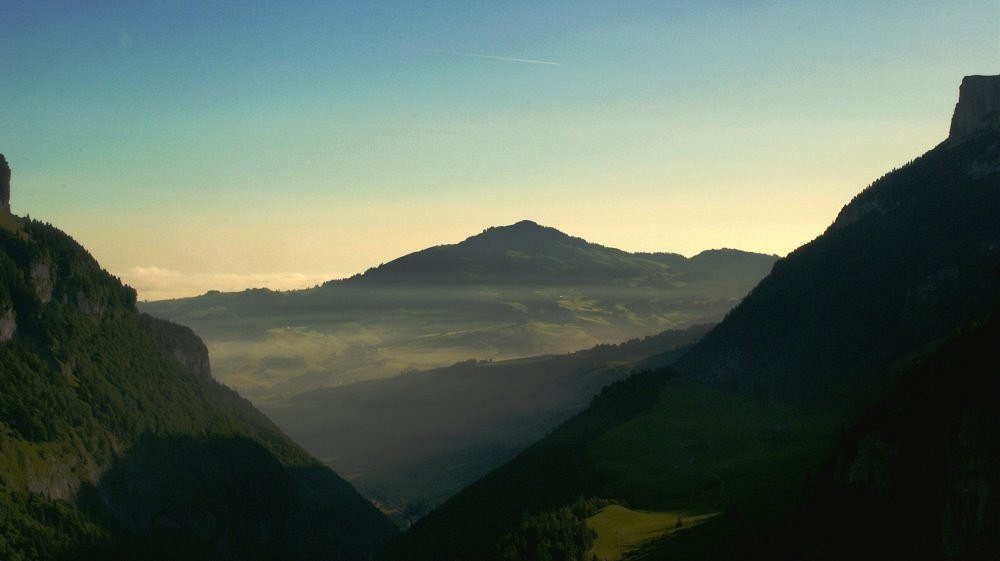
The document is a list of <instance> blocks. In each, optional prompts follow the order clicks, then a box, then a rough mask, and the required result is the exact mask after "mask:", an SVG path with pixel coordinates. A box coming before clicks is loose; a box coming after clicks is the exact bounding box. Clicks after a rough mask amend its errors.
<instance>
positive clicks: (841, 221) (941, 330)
mask: <svg viewBox="0 0 1000 561" xmlns="http://www.w3.org/2000/svg"><path fill="white" fill-rule="evenodd" d="M998 184H1000V128H996V127H992V128H986V129H980V130H979V131H978V132H976V133H975V134H971V135H968V136H966V137H964V138H962V139H960V140H954V139H953V140H951V141H948V142H945V143H942V144H941V145H939V146H937V147H936V148H934V149H933V150H931V151H930V152H928V153H926V154H924V155H923V156H921V157H920V158H917V159H916V160H914V161H913V162H911V163H910V164H908V165H906V166H904V167H903V168H901V169H899V170H896V171H893V172H892V173H889V174H887V175H886V176H884V177H882V178H881V179H879V180H878V181H876V182H875V183H873V184H872V185H871V186H870V187H869V188H867V189H865V190H864V191H863V192H862V193H860V194H859V195H858V196H856V197H855V198H854V200H853V201H851V203H850V204H848V205H847V206H845V207H844V209H843V210H842V211H841V213H840V215H839V216H838V217H837V219H836V221H835V222H834V223H833V225H831V226H830V227H829V228H828V229H827V231H826V232H825V233H824V234H823V235H822V236H820V237H819V238H817V239H816V240H814V241H812V242H811V243H809V244H806V245H804V246H802V247H801V248H799V249H797V250H795V251H794V252H792V253H791V254H790V255H789V256H788V257H787V258H786V259H783V260H781V261H780V262H778V263H777V264H776V265H775V267H774V270H773V271H772V273H771V274H770V275H768V276H767V278H765V279H764V280H763V281H761V283H760V284H759V285H758V286H757V287H756V288H754V290H753V291H751V293H750V294H749V295H748V296H747V297H746V298H745V299H744V300H743V301H742V302H741V303H740V304H739V305H738V306H737V307H736V308H735V309H733V310H732V312H730V313H729V314H728V315H727V317H726V319H725V321H724V322H722V323H721V324H720V325H719V326H718V327H717V328H716V329H714V330H713V331H712V332H710V333H709V334H708V335H707V336H706V337H705V338H704V339H703V340H702V342H701V343H700V344H699V345H698V346H697V347H695V348H694V349H693V350H692V351H691V352H690V353H688V354H687V355H686V356H685V357H683V358H682V359H681V360H680V361H679V362H678V363H677V368H678V369H679V370H680V371H681V372H684V373H685V374H687V375H689V376H692V377H694V378H696V379H698V380H701V381H704V382H706V383H710V384H712V385H714V386H716V387H719V388H727V389H733V390H737V391H741V392H747V393H750V394H753V395H757V396H762V397H768V398H774V399H782V400H793V401H796V402H802V403H806V402H808V403H817V404H818V403H826V404H831V403H836V404H843V403H848V402H852V401H853V400H855V399H857V398H858V397H862V396H863V395H871V394H872V392H873V391H877V390H878V389H879V388H880V384H881V382H880V381H878V380H877V379H874V378H873V376H874V375H875V374H876V373H877V372H878V371H879V370H880V369H881V368H883V367H884V366H885V365H886V364H888V363H889V362H892V361H894V360H897V359H899V358H902V357H904V356H905V355H906V354H908V353H913V352H916V351H919V350H920V349H921V348H922V346H923V345H926V344H928V343H929V342H931V341H935V340H937V339H940V338H941V337H944V336H947V335H949V334H951V333H952V332H954V331H955V330H956V329H958V328H960V327H961V326H963V325H968V324H969V323H970V322H972V321H975V320H977V319H978V318H980V317H981V316H982V314H983V311H984V310H987V309H990V307H991V306H992V304H993V303H994V302H996V301H997V300H998V299H1000V281H998V278H1000V220H998V219H997V217H998V216H1000V195H998V191H997V185H998Z"/></svg>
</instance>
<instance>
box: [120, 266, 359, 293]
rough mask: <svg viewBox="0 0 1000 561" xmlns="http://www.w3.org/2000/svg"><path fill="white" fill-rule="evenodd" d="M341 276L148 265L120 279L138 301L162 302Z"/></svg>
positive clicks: (284, 286)
mask: <svg viewBox="0 0 1000 561" xmlns="http://www.w3.org/2000/svg"><path fill="white" fill-rule="evenodd" d="M344 276H345V275H343V274H340V273H298V272H273V273H185V272H182V271H176V270H174V269H166V268H163V267H157V266H155V265H151V266H136V267H132V268H131V269H129V270H128V271H127V272H126V273H125V274H124V275H122V280H123V281H125V282H126V283H128V284H129V285H130V286H132V287H133V288H135V289H136V291H137V292H138V293H139V299H140V300H163V299H167V298H181V297H185V296H197V295H199V294H204V293H206V292H208V291H209V290H221V291H223V292H236V291H240V290H244V289H247V288H270V289H271V290H294V289H299V288H310V287H313V286H316V285H317V284H322V283H323V282H326V281H328V280H330V279H339V278H343V277H344Z"/></svg>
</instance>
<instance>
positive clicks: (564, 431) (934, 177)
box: [382, 76, 1000, 560]
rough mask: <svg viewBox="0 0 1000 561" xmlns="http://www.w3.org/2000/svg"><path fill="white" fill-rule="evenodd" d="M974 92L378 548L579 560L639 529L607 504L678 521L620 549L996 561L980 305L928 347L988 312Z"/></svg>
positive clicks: (982, 144)
mask: <svg viewBox="0 0 1000 561" xmlns="http://www.w3.org/2000/svg"><path fill="white" fill-rule="evenodd" d="M985 81H986V82H987V83H988V84H991V85H988V86H986V87H987V89H991V88H993V87H1000V86H994V85H997V84H1000V76H992V77H987V79H986V80H985ZM972 82H979V80H978V79H977V80H972ZM965 83H966V82H963V88H962V90H961V92H962V95H963V96H964V95H965V92H966V91H980V89H979V88H980V86H978V85H977V86H976V87H974V88H973V87H969V88H967V87H966V86H965V85H964V84H965ZM986 99H987V100H989V99H991V98H989V97H987V98H986ZM972 105H973V106H975V107H976V108H977V109H976V110H974V111H972V113H973V114H978V116H979V118H978V119H977V120H976V124H974V125H972V126H962V127H959V128H958V129H957V131H958V132H954V131H955V130H956V129H955V128H954V127H953V134H952V136H950V137H949V138H948V139H947V140H946V141H945V142H943V143H941V144H940V145H938V146H937V147H935V148H934V149H932V150H930V151H929V152H927V153H926V154H924V155H923V156H921V157H920V158H918V159H917V160H915V161H913V162H911V163H909V164H907V165H906V166H904V167H903V168H901V169H898V170H894V171H893V172H891V173H889V174H887V175H886V176H884V177H883V178H881V179H879V180H878V181H876V182H875V183H873V184H872V185H871V186H870V187H868V188H867V189H865V190H864V191H863V192H862V193H860V194H859V195H858V196H857V197H855V199H854V200H853V201H851V202H850V203H849V204H848V205H847V206H845V207H844V209H843V211H842V212H841V213H840V215H839V216H838V217H837V219H836V221H835V222H834V223H833V224H832V225H831V226H830V228H829V229H828V230H827V231H826V232H825V233H824V234H823V235H821V236H820V237H818V238H817V239H815V240H813V241H812V242H810V243H808V244H806V245H804V246H803V247H801V248H799V249H798V250H796V251H795V252H793V253H791V254H790V255H789V256H788V257H787V258H785V259H783V260H781V261H779V262H778V263H776V264H775V266H774V268H773V270H772V271H771V273H770V274H769V275H768V276H767V277H766V278H764V279H763V280H762V281H761V283H760V284H759V285H758V286H757V287H756V288H755V289H754V290H753V291H751V293H750V294H749V295H748V296H747V297H746V298H745V299H744V300H743V301H742V302H741V303H740V304H739V305H738V306H737V307H736V308H734V309H733V310H732V311H731V312H730V313H729V314H728V315H727V316H726V318H725V319H724V320H723V321H722V322H721V323H720V324H719V325H717V326H716V327H715V328H714V329H713V330H712V331H710V332H709V333H708V334H707V335H706V336H705V337H704V338H703V339H702V340H701V341H700V342H699V343H698V344H696V345H695V346H694V347H693V348H692V349H691V350H690V351H689V352H688V353H686V354H685V355H684V356H683V357H681V359H680V360H679V361H678V362H677V363H676V370H673V369H666V370H660V371H654V372H650V373H645V374H641V375H635V376H632V377H631V378H628V379H626V380H624V381H621V382H618V383H616V384H613V385H611V386H609V387H608V388H606V389H605V390H604V391H603V392H602V394H601V395H599V396H598V397H597V398H595V399H594V401H593V402H592V403H591V404H590V406H589V407H588V408H587V409H585V410H584V411H583V412H581V413H580V414H579V415H577V416H576V417H574V418H572V419H570V420H569V421H567V422H566V423H564V424H563V425H561V426H560V427H559V428H557V429H556V430H554V431H553V432H552V433H551V434H550V435H548V436H547V437H545V438H543V439H542V440H540V441H539V442H538V443H536V444H535V445H533V446H532V447H530V448H528V449H527V450H526V451H525V452H523V453H522V454H521V455H519V456H518V457H517V458H515V459H514V460H513V461H511V462H510V463H508V464H506V465H504V466H502V467H501V468H499V469H497V470H496V471H494V472H492V473H490V474H488V475H486V476H485V477H483V478H482V479H481V480H479V481H478V482H476V483H474V484H473V485H471V486H469V487H468V488H466V489H465V490H463V491H462V492H461V493H459V494H457V495H456V496H454V497H452V498H451V499H450V500H448V501H447V502H445V503H444V504H443V505H442V506H441V507H440V508H438V509H436V510H435V511H433V512H431V513H430V514H429V515H428V516H426V517H425V518H423V519H422V520H420V521H418V522H417V524H415V525H414V527H413V528H412V529H410V530H409V531H408V532H406V533H405V534H404V535H403V536H402V537H401V539H400V540H399V541H398V542H396V543H394V544H392V545H390V546H389V547H388V548H387V549H386V550H385V551H384V552H383V554H382V558H383V559H407V560H417V559H436V560H451V559H515V558H519V557H520V558H530V557H532V556H538V557H539V558H541V557H544V556H548V557H550V558H565V559H581V558H588V559H589V558H590V556H591V554H592V552H593V551H596V549H591V548H597V546H598V545H600V546H601V548H602V551H603V550H604V549H603V548H605V547H607V546H608V544H609V543H614V538H615V536H620V535H623V534H627V533H629V532H634V531H635V529H634V528H630V527H627V526H626V527H622V526H619V527H614V526H611V527H609V526H608V525H606V524H605V523H604V522H603V521H605V520H606V519H607V516H604V515H603V514H602V513H603V512H604V511H602V510H598V508H599V507H598V506H590V505H603V504H607V502H608V501H612V502H618V503H621V505H620V506H618V507H616V508H618V509H621V508H625V507H630V508H635V509H639V510H638V511H636V512H635V513H634V514H635V515H636V516H646V517H647V519H649V518H650V517H653V518H655V517H657V516H658V517H660V519H669V520H672V521H676V524H672V525H671V526H670V527H669V528H666V527H662V526H661V527H659V528H658V529H656V531H654V532H652V533H649V532H647V534H646V535H647V536H650V535H656V534H657V533H659V534H662V535H664V538H662V539H660V540H654V541H652V542H646V544H645V545H643V546H642V547H640V548H639V549H638V550H633V551H632V553H631V555H632V557H631V558H634V559H738V558H757V557H760V558H775V557H777V558H789V559H801V558H824V559H826V558H829V559H847V558H858V557H867V556H868V555H869V553H872V552H880V553H883V554H886V553H891V555H888V556H890V557H899V556H900V555H899V554H901V555H902V557H906V556H907V555H906V554H907V553H913V554H914V555H915V556H916V557H920V558H945V559H986V558H995V555H991V554H990V553H991V552H995V550H996V540H995V536H996V535H998V528H997V526H996V521H997V519H998V518H997V514H996V509H995V506H993V505H995V504H997V499H996V491H995V490H996V489H998V488H1000V481H998V475H997V474H998V471H997V470H996V469H994V468H995V458H996V457H997V454H996V440H995V436H996V434H998V431H1000V419H998V417H997V408H996V401H995V395H996V394H995V391H994V390H995V387H994V386H995V383H996V380H995V378H996V376H995V375H994V374H995V370H996V369H995V368H994V367H993V366H991V365H992V364H993V363H995V360H994V359H995V357H994V356H993V354H995V352H994V351H993V350H991V349H993V347H994V346H995V345H994V342H995V337H991V335H994V334H995V332H996V328H995V320H992V321H993V323H989V322H988V323H986V325H987V326H988V327H987V328H986V329H985V331H980V332H976V333H977V334H973V335H970V336H969V337H970V339H965V338H964V337H962V336H959V338H958V340H957V342H955V343H954V344H953V346H947V345H946V346H945V347H943V349H944V350H941V351H938V352H937V353H935V349H938V348H939V347H940V345H941V342H942V341H944V340H948V339H950V338H954V337H955V336H956V335H959V334H961V333H963V332H966V331H968V330H970V329H974V327H973V326H975V325H977V324H980V323H982V322H984V321H985V320H984V318H986V317H988V316H989V315H990V314H991V313H994V312H995V311H996V310H997V309H998V307H1000V221H998V220H997V219H996V217H997V216H1000V193H998V191H997V188H998V186H1000V118H998V110H1000V107H997V106H996V105H991V102H987V103H979V102H978V101H974V102H972ZM967 106H968V104H967V103H966V100H965V99H964V97H963V98H960V100H959V104H958V106H957V108H956V114H959V113H961V114H963V115H965V109H964V108H965V107H967ZM964 118H966V117H963V119H964ZM991 353H992V354H991ZM977 357H978V358H980V359H981V360H982V361H983V362H982V363H976V362H973V360H974V359H975V358H977ZM917 360H921V362H919V363H918V364H917V365H916V366H913V364H914V361H917ZM921 364H922V365H925V366H921ZM977 364H979V365H977ZM913 462H915V463H913ZM581 499H583V501H582V502H581ZM867 508H873V511H872V512H859V511H864V510H865V509H867ZM826 509H831V510H830V512H825V511H826ZM643 511H647V512H646V513H645V514H643ZM831 513H833V515H832V516H830V514H831ZM880 514H881V515H885V516H894V515H899V516H901V518H899V520H898V522H899V524H897V520H888V521H883V520H881V519H880V518H879V515H880ZM809 517H812V518H809ZM684 520H689V521H694V522H690V523H688V524H685V523H684ZM907 522H914V523H915V525H914V526H909V525H908V524H907ZM855 523H857V524H858V525H859V526H860V529H859V530H857V531H856V530H855V528H854V527H853V525H854V524H855ZM824 524H827V525H828V526H826V527H824ZM881 525H884V526H885V529H886V531H885V532H881V531H880V528H881ZM574 528H575V529H574ZM588 528H589V529H593V528H599V529H601V531H597V535H596V538H595V537H594V536H593V535H592V534H590V533H589V530H587V529H588ZM799 531H801V534H798V533H796V532H799ZM923 531H926V532H928V534H926V535H919V536H912V534H913V533H914V532H923ZM845 534H846V536H847V537H846V538H845V536H844V535H845ZM803 536H805V537H803ZM808 536H814V537H815V539H814V540H811V538H809V537H808ZM800 538H801V539H800ZM595 540H596V541H595ZM810 540H811V541H810ZM871 540H874V541H871ZM897 540H910V541H909V542H907V543H905V544H902V545H899V546H898V547H897V543H896V541H897ZM786 542H787V547H785V546H786ZM838 544H839V545H838ZM928 544H930V545H929V546H928ZM922 545H923V546H927V547H921V546H922ZM931 546H932V547H931ZM982 547H987V548H990V549H986V550H983V549H977V548H982ZM782 556H784V557H782Z"/></svg>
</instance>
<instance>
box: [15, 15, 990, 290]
mask: <svg viewBox="0 0 1000 561" xmlns="http://www.w3.org/2000/svg"><path fill="white" fill-rule="evenodd" d="M3 9H4V18H3V19H2V20H0V33H2V37H3V39H2V44H3V45H4V47H5V54H6V56H5V57H4V59H3V62H2V63H0V64H2V65H3V72H4V75H5V77H6V79H5V80H4V81H3V82H2V83H0V95H2V96H3V99H4V106H5V107H4V109H5V112H4V117H3V121H2V122H0V152H2V153H4V154H5V155H6V156H7V159H8V160H9V162H10V164H11V167H12V168H13V188H12V198H11V199H12V200H11V202H12V208H13V211H14V212H15V213H17V214H20V215H22V216H23V215H31V216H33V217H35V218H39V219H42V220H45V221H48V222H52V223H53V224H57V225H58V226H59V227H60V228H62V229H64V230H65V231H67V232H68V233H69V234H70V235H72V236H73V237H74V238H76V239H77V240H78V241H80V242H81V243H82V244H83V245H84V246H86V247H87V248H88V249H89V250H90V251H92V252H93V254H94V256H95V257H96V258H97V259H98V260H99V261H100V262H101V264H102V265H103V266H104V267H106V268H108V269H109V270H110V271H111V272H112V273H114V274H116V275H118V276H120V277H122V279H123V280H124V281H125V282H127V283H129V284H131V285H133V286H135V287H136V288H137V289H138V290H139V293H140V298H142V299H155V298H164V297H172V296H183V295H195V294H201V293H204V292H205V291H207V290H210V289H218V290H240V289H242V288H247V287H252V286H267V287H270V288H275V289H290V288H302V287H307V286H312V285H314V284H317V283H319V282H322V281H324V280H329V279H332V278H338V277H344V276H349V275H351V274H354V273H357V272H361V271H364V270H365V269H366V268H368V267H370V266H374V265H378V264H379V263H381V262H386V261H389V260H391V259H393V258H396V257H399V256H402V255H405V254H407V253H410V252H413V251H417V250H420V249H423V248H426V247H430V246H434V245H439V244H447V243H456V242H458V241H461V240H462V239H464V238H466V237H468V236H470V235H473V234H475V233H478V232H480V231H482V230H483V229H484V228H487V227H489V226H498V225H505V224H511V223H514V222H516V221H518V220H522V219H531V220H534V221H536V222H538V223H540V224H544V225H546V226H552V227H555V228H557V229H559V230H561V231H564V232H566V233H569V234H571V235H575V236H579V237H582V238H584V239H587V240H588V241H592V242H595V243H599V244H602V245H606V246H610V247H616V248H619V249H623V250H626V251H633V252H634V251H650V252H654V251H667V252H676V253H681V254H684V255H692V254H694V253H697V252H699V251H702V250H705V249H711V248H719V247H733V248H738V249H742V250H747V251H756V252H761V253H768V254H778V255H785V254H787V253H788V252H789V251H791V250H792V249H794V248H796V247H797V246H799V245H801V244H803V243H805V242H807V241H809V240H811V239H812V238H814V237H815V236H817V235H819V234H820V233H821V232H822V231H823V230H824V229H825V228H826V226H827V225H829V224H830V222H831V221H832V220H833V218H834V216H835V215H836V214H837V212H838V211H839V210H840V208H841V207H842V206H843V205H844V204H846V203H847V202H848V201H849V200H850V199H851V197H853V196H854V195H855V194H856V193H857V192H858V191H860V190H861V189H862V188H864V187H865V186H866V185H868V184H869V183H871V182H872V181H873V180H875V179H876V178H878V177H879V176H881V175H882V174H883V173H885V172H886V171H887V170H889V169H892V168H894V167H899V166H901V165H902V164H904V163H906V162H907V161H909V160H911V159H913V158H915V157H916V156H918V155H920V154H922V153H923V152H924V151H926V150H928V149H930V148H931V147H933V146H934V145H935V144H936V143H938V142H939V141H941V140H943V139H944V138H945V136H946V135H947V126H946V124H947V122H948V118H949V117H950V115H951V111H952V109H953V107H954V104H955V101H956V99H957V85H958V83H959V81H960V79H961V77H962V76H964V75H967V74H994V73H996V60H997V55H998V54H1000V38H998V36H997V35H996V23H997V21H1000V6H998V5H996V3H995V2H990V1H983V2H969V3H965V4H962V5H953V4H950V5H947V6H941V5H938V4H936V3H932V2H918V3H902V2H899V3H880V4H878V5H877V6H873V5H869V4H868V3H864V2H849V3H838V4H836V5H829V4H819V3H807V4H800V3H783V2H774V3H766V4H763V3H762V4H755V5H750V6H747V5H745V4H744V3H736V2H715V3H709V4H706V3H701V2H676V3H671V4H669V5H666V6H663V5H657V4H653V3H635V4H629V5H618V4H614V3H610V4H609V3H603V2H586V3H575V2H574V3H567V2H552V3H546V4H544V5H536V3H528V2H516V3H509V4H505V5H503V6H496V5H489V6H468V5H465V4H463V3H456V2H439V3H435V4H433V5H425V6H413V5H410V4H408V3H403V2H396V1H393V2H383V3H379V4H370V3H362V2H338V3H333V4H324V3H317V4H308V5H296V6H294V7H292V6H286V5H267V6H265V5H257V6H251V7H247V6H246V5H244V4H242V3H227V2H223V3H211V4H205V3H165V4H155V5H154V4H148V5H147V4H141V5H133V6H121V5H118V4H117V3H113V2H108V3H96V4H95V3H87V5H81V4H78V3H72V2H49V3H29V4H15V5H10V4H7V3H5V4H4V6H3Z"/></svg>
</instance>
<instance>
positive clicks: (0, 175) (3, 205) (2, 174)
mask: <svg viewBox="0 0 1000 561" xmlns="http://www.w3.org/2000/svg"><path fill="white" fill-rule="evenodd" d="M0 209H3V210H6V211H7V212H10V166H9V165H7V158H4V156H3V154H0Z"/></svg>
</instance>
